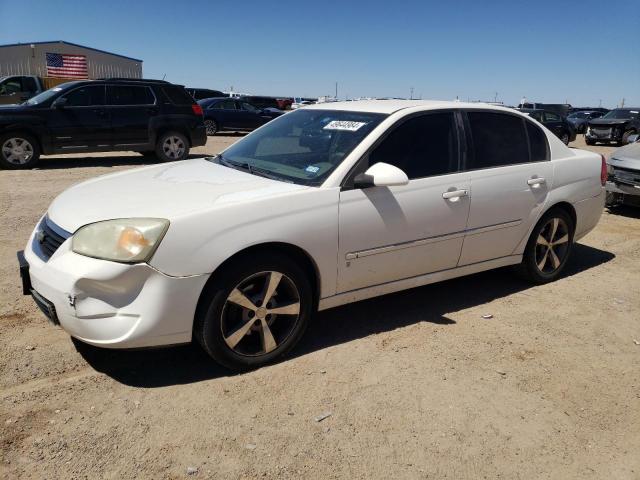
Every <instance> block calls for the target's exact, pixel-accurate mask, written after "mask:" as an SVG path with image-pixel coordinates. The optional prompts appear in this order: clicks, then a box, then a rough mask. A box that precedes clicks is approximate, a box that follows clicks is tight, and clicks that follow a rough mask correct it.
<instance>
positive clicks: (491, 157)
mask: <svg viewBox="0 0 640 480" xmlns="http://www.w3.org/2000/svg"><path fill="white" fill-rule="evenodd" d="M468 118H469V127H470V130H471V140H472V144H473V152H472V153H473V154H472V155H469V158H468V160H467V170H475V169H478V168H490V167H501V166H504V165H513V164H516V163H527V162H529V147H528V145H527V135H526V132H525V125H524V119H522V118H520V117H517V116H515V115H508V114H504V113H493V112H469V113H468Z"/></svg>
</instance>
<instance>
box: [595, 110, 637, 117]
mask: <svg viewBox="0 0 640 480" xmlns="http://www.w3.org/2000/svg"><path fill="white" fill-rule="evenodd" d="M638 113H639V111H638V110H623V109H621V108H616V109H615V110H611V111H610V112H609V113H607V114H606V115H605V116H604V117H602V118H613V119H627V118H638Z"/></svg>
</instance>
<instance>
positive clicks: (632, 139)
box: [627, 133, 640, 143]
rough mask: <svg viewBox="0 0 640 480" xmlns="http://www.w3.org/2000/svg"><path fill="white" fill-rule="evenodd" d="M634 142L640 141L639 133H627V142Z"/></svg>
mask: <svg viewBox="0 0 640 480" xmlns="http://www.w3.org/2000/svg"><path fill="white" fill-rule="evenodd" d="M636 142H640V135H638V134H637V133H634V134H633V135H629V137H628V138H627V143H636Z"/></svg>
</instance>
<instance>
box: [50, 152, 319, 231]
mask: <svg viewBox="0 0 640 480" xmlns="http://www.w3.org/2000/svg"><path fill="white" fill-rule="evenodd" d="M308 188H311V187H306V186H301V185H296V184H292V183H286V182H280V181H277V180H271V179H268V178H264V177H259V176H256V175H251V174H249V173H246V172H243V171H240V170H235V169H232V168H228V167H225V166H222V165H218V164H215V163H212V162H210V161H208V160H206V159H204V158H198V159H193V160H186V161H181V162H173V163H163V164H161V165H153V166H150V167H142V168H137V169H134V170H127V171H124V172H118V173H114V174H110V175H105V176H102V177H97V178H94V179H91V180H88V181H86V182H82V183H79V184H77V185H74V186H73V187H71V188H69V189H67V190H65V191H64V192H63V193H61V194H60V195H59V196H58V197H57V198H56V199H55V200H54V201H53V203H52V204H51V206H50V207H49V211H48V215H49V218H50V219H51V220H52V221H53V222H54V223H56V224H57V225H58V226H60V227H61V228H63V229H64V230H66V231H68V232H75V231H76V230H77V229H78V228H80V227H82V226H83V225H87V224H88V223H93V222H98V221H101V220H109V219H114V218H133V217H150V218H166V219H168V220H169V221H171V220H172V219H175V218H178V217H181V216H185V215H190V214H193V213H196V212H201V211H203V210H207V209H213V208H217V207H221V206H224V205H225V204H231V203H233V204H235V203H240V202H249V201H256V200H260V199H263V198H266V197H272V196H277V195H283V194H287V193H289V192H291V191H297V190H304V189H308Z"/></svg>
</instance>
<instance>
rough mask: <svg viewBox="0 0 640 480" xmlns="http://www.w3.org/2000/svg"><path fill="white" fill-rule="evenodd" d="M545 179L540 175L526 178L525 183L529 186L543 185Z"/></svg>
mask: <svg viewBox="0 0 640 480" xmlns="http://www.w3.org/2000/svg"><path fill="white" fill-rule="evenodd" d="M545 183H547V181H546V180H545V179H544V178H542V177H536V178H530V179H529V180H527V185H529V186H530V187H539V186H540V185H544V184H545Z"/></svg>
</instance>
